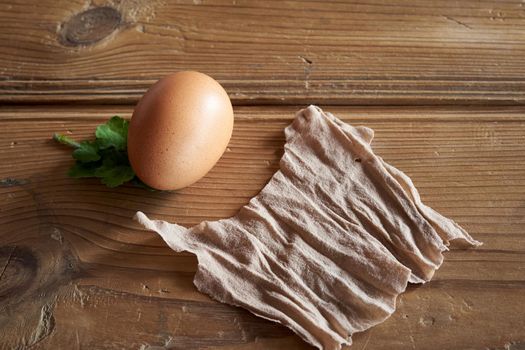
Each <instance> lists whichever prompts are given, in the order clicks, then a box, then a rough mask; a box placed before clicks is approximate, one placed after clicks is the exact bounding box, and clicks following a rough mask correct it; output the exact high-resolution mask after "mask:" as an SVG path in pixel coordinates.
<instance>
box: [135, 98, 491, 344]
mask: <svg viewBox="0 0 525 350" xmlns="http://www.w3.org/2000/svg"><path fill="white" fill-rule="evenodd" d="M285 135H286V144H285V146H284V150H285V151H284V155H283V157H282V158H281V161H280V170H279V171H277V172H276V173H275V174H274V175H273V177H272V178H271V179H270V181H269V182H268V184H267V185H266V186H265V187H264V188H263V189H262V191H261V192H260V193H259V194H258V195H257V196H255V197H254V198H252V199H251V200H250V202H249V203H248V204H247V205H246V206H244V207H242V208H241V209H240V211H239V212H238V213H237V214H236V215H235V216H233V217H231V218H228V219H224V220H219V221H205V222H202V223H200V224H199V225H197V226H194V227H192V228H189V229H188V228H185V227H183V226H180V225H176V224H170V223H168V222H165V221H158V220H150V219H149V218H148V217H147V216H146V215H144V214H143V213H142V212H138V213H137V215H136V219H137V220H138V221H139V222H140V223H141V224H142V225H144V226H145V227H146V228H148V229H151V230H154V231H156V232H158V233H159V234H160V235H161V236H162V238H163V239H164V240H165V241H166V243H167V244H168V245H169V246H170V247H171V248H172V249H173V250H175V251H177V252H180V251H189V252H192V253H194V254H195V255H196V256H197V258H198V261H199V265H198V271H197V273H196V275H195V279H194V284H195V285H196V287H197V288H198V289H199V291H201V292H203V293H206V294H208V295H209V296H211V297H212V298H214V299H216V300H218V301H220V302H223V303H227V304H231V305H236V306H240V307H243V308H245V309H247V310H249V311H251V312H252V313H254V314H255V315H257V316H260V317H263V318H266V319H269V320H272V321H276V322H279V323H281V324H283V325H285V326H287V327H289V328H291V329H292V330H293V331H294V332H296V333H297V334H298V335H299V336H301V337H302V338H303V339H304V340H306V341H307V342H309V343H310V344H313V345H314V346H316V347H318V348H320V349H340V348H341V345H350V344H351V335H352V334H353V333H355V332H360V331H364V330H366V329H368V328H370V327H372V326H374V325H376V324H378V323H380V322H383V321H384V320H385V319H386V318H388V317H389V316H390V315H391V314H392V313H393V312H394V310H395V302H396V297H397V296H398V295H399V294H400V293H401V292H403V291H404V290H405V288H406V286H407V283H408V282H412V283H424V282H426V281H429V280H430V279H431V278H432V276H433V274H434V272H435V270H436V269H437V268H438V267H439V266H440V265H441V263H442V262H443V255H442V252H443V251H444V250H446V249H447V245H448V244H449V241H452V240H457V241H458V242H459V243H461V245H462V246H477V245H480V244H481V243H479V242H477V241H475V240H474V239H472V238H471V237H470V235H469V234H468V233H467V232H466V231H465V230H463V229H462V228H461V227H460V226H459V225H457V224H456V223H455V222H454V221H452V220H450V219H447V218H445V217H443V216H442V215H440V214H439V213H437V212H436V211H434V210H433V209H431V208H429V207H428V206H426V205H424V204H423V203H422V202H421V200H420V197H419V194H418V192H417V190H416V188H415V187H414V185H413V184H412V181H411V180H410V179H409V178H408V176H406V175H405V174H404V173H402V172H401V171H399V170H398V169H396V168H394V167H393V166H391V165H389V164H387V163H385V162H384V161H383V160H382V159H381V158H380V157H378V156H377V155H375V154H374V152H373V151H372V148H371V146H370V143H371V141H372V138H373V135H374V133H373V130H371V129H369V128H366V127H353V126H351V125H349V124H346V123H344V122H342V121H341V120H339V119H337V118H336V117H335V116H333V115H332V114H330V113H325V112H323V111H322V110H321V109H320V108H318V107H315V106H310V107H308V108H305V109H303V110H301V111H299V112H298V113H297V115H296V117H295V119H294V121H293V123H292V124H290V125H289V126H288V127H286V129H285Z"/></svg>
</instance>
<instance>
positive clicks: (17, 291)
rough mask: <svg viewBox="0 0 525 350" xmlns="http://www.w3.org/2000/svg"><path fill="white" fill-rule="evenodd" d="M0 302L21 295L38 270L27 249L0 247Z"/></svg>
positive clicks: (35, 260) (33, 256)
mask: <svg viewBox="0 0 525 350" xmlns="http://www.w3.org/2000/svg"><path fill="white" fill-rule="evenodd" d="M0 261H3V265H2V266H0V281H1V283H0V300H3V299H4V298H8V297H10V296H15V295H22V294H24V292H25V291H27V290H28V289H29V287H30V286H31V284H32V283H33V282H34V279H35V277H36V274H37V270H38V260H37V258H36V257H35V255H34V254H33V253H32V252H31V251H30V250H29V249H27V248H24V247H17V246H4V247H0Z"/></svg>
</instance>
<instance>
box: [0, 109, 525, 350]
mask: <svg viewBox="0 0 525 350" xmlns="http://www.w3.org/2000/svg"><path fill="white" fill-rule="evenodd" d="M325 108H326V109H327V110H330V111H332V112H334V113H335V114H336V115H338V116H340V117H342V118H343V119H344V120H346V121H348V122H351V123H352V124H360V125H367V126H370V127H372V128H374V129H375V131H376V138H375V140H374V142H373V146H374V148H375V150H376V151H377V153H378V154H380V155H381V156H383V157H384V158H385V159H386V160H387V161H388V162H390V163H392V164H393V165H395V166H397V167H399V168H400V169H402V170H404V171H405V172H406V173H408V175H410V176H411V177H412V179H413V180H414V182H415V184H416V186H418V188H419V189H420V191H421V195H422V198H423V200H425V201H426V203H428V204H429V205H431V206H433V207H434V208H436V209H437V210H439V211H440V212H442V213H443V214H445V215H447V216H450V217H452V218H453V219H455V220H456V221H457V222H459V223H460V224H461V225H463V226H464V227H465V228H466V229H467V230H468V231H469V232H470V233H471V234H472V235H473V236H474V237H475V238H477V239H479V240H481V241H483V242H484V243H485V245H483V246H482V247H481V248H479V249H477V250H468V251H460V250H452V251H450V252H448V253H446V262H445V264H444V265H443V267H442V268H441V269H440V270H439V271H438V273H437V275H436V277H435V279H434V280H433V281H432V282H430V283H428V284H426V285H424V286H421V287H411V288H410V289H409V291H408V292H406V293H405V294H403V295H402V296H401V297H400V298H399V299H398V310H397V311H396V313H395V314H394V315H393V316H392V317H391V318H390V319H389V320H387V321H386V322H385V323H383V324H381V325H379V326H378V327H375V328H373V329H372V330H370V331H368V332H365V333H363V334H358V335H356V336H355V339H354V340H355V345H354V346H353V347H352V348H354V349H394V350H395V349H407V348H408V349H410V348H413V349H423V350H425V349H450V348H456V349H485V348H490V349H515V350H517V349H522V348H523V347H524V346H525V314H524V311H523V310H525V293H524V291H525V269H524V268H523V267H524V266H525V239H524V238H525V236H524V235H525V232H524V230H523V227H524V224H525V201H524V198H525V108H524V107H504V108H497V109H496V108H481V107H478V108H474V107H468V108H462V107H441V108H430V107H426V108H394V107H391V108H379V107H376V108H367V109H364V108H359V107H354V108H350V107H348V108H343V107H325ZM296 109H297V108H296V107H275V106H270V107H239V108H236V110H235V113H236V121H235V129H234V134H233V138H232V140H231V142H230V145H229V147H228V151H227V152H226V153H225V154H224V155H223V157H222V159H221V160H220V162H219V164H218V165H217V166H216V167H215V168H214V169H213V170H212V171H211V172H210V173H209V174H208V175H207V176H206V177H205V178H204V179H202V180H201V181H199V182H198V183H197V184H195V185H193V186H191V187H189V188H186V189H184V190H181V191H178V192H176V193H151V192H148V191H144V190H141V189H138V188H135V187H132V186H125V187H122V188H118V189H108V188H106V187H104V186H103V185H101V184H99V183H98V182H97V181H95V180H73V179H68V178H67V177H66V176H65V172H66V169H67V167H68V166H69V165H70V164H71V162H72V160H71V157H70V151H69V150H68V149H64V148H62V147H61V146H59V145H56V144H54V143H53V142H52V141H50V136H51V134H52V133H53V132H55V131H58V132H69V133H71V134H72V136H74V137H76V138H79V139H82V138H85V137H88V136H90V134H91V133H92V131H93V129H94V126H95V125H97V124H98V123H100V122H101V121H103V120H105V119H107V118H108V117H109V116H111V115H113V114H115V113H118V114H121V115H123V116H126V117H129V115H130V112H131V107H126V106H120V107H119V106H106V107H96V106H74V107H73V106H70V107H68V106H33V107H3V108H0V203H1V205H0V242H1V246H0V330H1V334H0V348H2V349H11V348H25V347H31V348H32V349H39V348H50V349H54V348H64V346H66V345H67V346H68V348H87V349H91V348H93V349H121V348H131V349H133V348H134V349H159V348H183V349H195V348H203V347H207V348H217V349H218V348H220V349H269V348H271V349H307V348H309V347H308V346H307V345H306V344H305V343H303V342H302V341H301V340H300V339H299V338H298V337H296V336H295V335H293V334H292V333H291V332H290V331H288V330H287V329H285V328H284V327H281V326H279V325H277V324H274V323H271V322H269V321H265V320H262V319H259V318H256V317H254V316H252V315H251V314H249V313H248V312H245V311H243V310H241V309H238V308H234V307H230V306H227V305H222V304H218V303H215V302H213V301H211V300H210V299H209V298H208V297H206V296H204V295H202V294H200V293H198V292H197V291H196V289H195V288H194V286H193V285H192V278H193V273H194V271H195V268H196V259H195V258H194V257H193V256H192V255H191V254H188V253H179V254H177V253H174V252H173V251H171V250H170V249H169V248H167V247H166V246H165V245H164V244H163V243H162V242H161V240H160V239H159V238H158V237H157V236H156V235H154V234H153V233H151V232H147V231H144V230H142V229H140V228H139V227H138V225H136V224H135V223H134V222H133V221H132V220H131V217H132V215H133V214H134V212H135V211H136V210H138V209H140V210H143V211H145V212H147V213H148V214H151V215H153V216H156V217H159V218H165V219H168V220H170V221H173V222H178V223H180V224H183V225H194V224H196V223H198V222H200V221H202V220H215V219H219V218H224V217H228V216H230V215H233V214H234V213H235V212H236V211H237V210H238V209H239V208H240V207H241V206H242V205H243V204H245V203H247V201H248V200H249V198H250V197H252V196H254V195H255V194H257V192H258V191H259V190H260V189H261V188H262V187H263V186H264V184H265V183H266V182H267V181H268V179H269V178H270V177H271V175H272V174H273V173H274V172H275V171H276V170H277V169H278V160H279V158H280V156H281V154H282V146H283V144H284V138H283V133H282V129H283V127H284V126H286V125H287V124H288V123H289V122H290V120H291V119H292V117H293V112H294V111H295V110H296Z"/></svg>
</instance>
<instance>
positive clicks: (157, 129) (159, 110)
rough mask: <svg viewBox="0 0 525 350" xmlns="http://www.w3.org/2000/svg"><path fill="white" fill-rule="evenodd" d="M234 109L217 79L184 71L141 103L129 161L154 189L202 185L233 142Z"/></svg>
mask: <svg viewBox="0 0 525 350" xmlns="http://www.w3.org/2000/svg"><path fill="white" fill-rule="evenodd" d="M233 119H234V117H233V108H232V104H231V101H230V99H229V97H228V94H227V93H226V91H225V90H224V89H223V88H222V86H221V85H220V84H219V83H218V82H217V81H215V80H214V79H213V78H211V77H209V76H207V75H206V74H203V73H199V72H191V71H183V72H178V73H175V74H171V75H168V76H166V77H164V78H162V79H161V80H159V81H158V82H156V83H155V84H154V85H153V86H151V88H150V89H149V90H148V91H147V92H146V94H144V96H143V97H142V98H141V100H140V101H139V103H138V104H137V106H136V107H135V110H134V112H133V116H132V118H131V122H130V124H129V129H128V157H129V161H130V163H131V167H132V168H133V170H134V171H135V174H136V175H137V176H138V177H139V178H140V179H141V180H142V181H143V182H144V183H145V184H147V185H148V186H151V187H153V188H156V189H159V190H176V189H180V188H183V187H186V186H189V185H191V184H192V183H194V182H196V181H197V180H199V179H201V178H202V177H203V176H204V175H206V173H208V171H210V169H211V168H213V166H214V165H215V164H216V163H217V161H218V160H219V158H220V157H221V155H222V154H223V153H224V150H225V149H226V147H227V145H228V142H229V141H230V138H231V134H232V130H233Z"/></svg>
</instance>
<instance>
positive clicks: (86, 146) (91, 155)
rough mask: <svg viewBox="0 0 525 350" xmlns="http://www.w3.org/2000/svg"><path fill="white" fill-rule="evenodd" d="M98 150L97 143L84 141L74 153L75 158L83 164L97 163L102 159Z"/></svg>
mask: <svg viewBox="0 0 525 350" xmlns="http://www.w3.org/2000/svg"><path fill="white" fill-rule="evenodd" d="M98 148H99V147H98V143H97V141H82V142H80V144H79V145H78V147H77V149H76V150H74V151H73V158H75V159H76V160H78V161H80V162H83V163H87V162H94V161H97V160H99V159H100V155H99V154H98Z"/></svg>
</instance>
